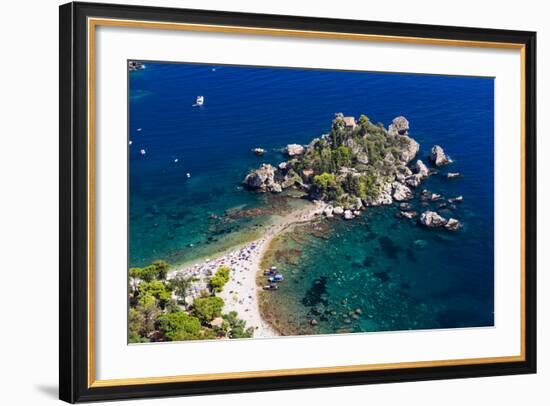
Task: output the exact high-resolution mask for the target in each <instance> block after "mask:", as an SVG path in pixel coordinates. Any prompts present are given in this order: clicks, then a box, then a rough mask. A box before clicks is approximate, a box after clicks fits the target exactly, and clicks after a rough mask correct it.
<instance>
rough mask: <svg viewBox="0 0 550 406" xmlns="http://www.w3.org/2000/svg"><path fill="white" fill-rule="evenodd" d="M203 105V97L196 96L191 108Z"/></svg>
mask: <svg viewBox="0 0 550 406" xmlns="http://www.w3.org/2000/svg"><path fill="white" fill-rule="evenodd" d="M203 104H204V96H197V100H195V104H193V106H202V105H203Z"/></svg>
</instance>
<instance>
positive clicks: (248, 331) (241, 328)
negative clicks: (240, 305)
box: [223, 311, 254, 338]
mask: <svg viewBox="0 0 550 406" xmlns="http://www.w3.org/2000/svg"><path fill="white" fill-rule="evenodd" d="M237 316H238V315H237V312H236V311H231V312H229V313H228V314H224V315H223V319H224V321H225V323H227V335H228V337H229V338H251V337H252V336H253V335H254V327H249V328H246V321H244V320H241V319H239V318H238V317H237ZM225 323H224V324H225Z"/></svg>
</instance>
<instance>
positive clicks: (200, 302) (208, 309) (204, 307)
mask: <svg viewBox="0 0 550 406" xmlns="http://www.w3.org/2000/svg"><path fill="white" fill-rule="evenodd" d="M224 304H225V303H224V301H223V299H222V298H220V297H216V296H209V297H199V298H197V299H195V301H194V302H193V310H194V312H195V315H196V316H197V317H198V318H199V319H200V320H201V322H203V323H208V322H209V321H212V320H213V319H215V318H216V317H220V316H221V315H222V308H223V305H224Z"/></svg>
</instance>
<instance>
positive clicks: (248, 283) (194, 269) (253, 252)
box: [168, 202, 325, 338]
mask: <svg viewBox="0 0 550 406" xmlns="http://www.w3.org/2000/svg"><path fill="white" fill-rule="evenodd" d="M324 208H325V204H324V203H321V202H316V203H314V204H311V205H308V206H307V207H304V208H301V209H297V210H295V211H292V212H290V213H288V214H287V215H285V216H280V218H278V219H277V220H276V221H275V222H274V224H273V225H271V226H270V227H269V228H268V230H267V231H266V232H265V234H264V235H263V236H262V238H260V239H258V240H255V241H252V242H250V243H248V244H246V245H244V246H242V247H239V248H236V249H234V250H232V251H230V252H228V253H225V254H223V255H220V256H219V257H214V258H208V259H206V260H204V261H202V262H198V263H195V264H193V265H191V266H186V267H183V268H179V269H175V270H174V271H172V272H170V273H169V276H168V277H169V278H170V277H173V276H174V275H176V274H181V275H185V276H194V277H195V278H196V279H197V282H196V283H195V284H194V287H193V295H194V296H198V295H199V294H200V291H201V290H203V289H206V288H207V286H208V280H209V278H210V277H211V276H212V275H213V274H214V273H215V272H216V270H217V269H218V267H219V266H221V265H227V266H229V267H230V268H231V274H230V280H229V282H228V283H227V284H226V285H225V286H224V289H223V291H222V292H221V293H219V294H218V296H219V297H221V298H222V299H223V300H224V302H225V306H224V309H223V311H224V313H229V312H231V311H236V312H237V313H238V315H239V318H240V319H243V320H245V321H246V325H247V327H254V337H256V338H258V337H274V336H278V335H279V334H278V333H277V331H275V330H274V329H273V328H272V327H271V325H269V324H268V323H267V322H265V321H264V320H263V319H262V317H261V314H260V309H259V304H258V293H259V290H260V289H261V287H259V286H258V285H257V283H256V276H257V275H258V273H259V272H260V263H261V260H262V257H263V254H264V252H265V250H266V249H267V247H268V246H269V244H270V242H271V240H272V239H273V238H274V237H275V236H276V235H277V234H279V233H281V232H282V231H284V230H285V229H286V228H288V227H289V226H291V225H293V224H296V223H301V222H307V221H310V220H312V219H314V218H315V217H316V216H318V215H320V214H322V212H323V210H324Z"/></svg>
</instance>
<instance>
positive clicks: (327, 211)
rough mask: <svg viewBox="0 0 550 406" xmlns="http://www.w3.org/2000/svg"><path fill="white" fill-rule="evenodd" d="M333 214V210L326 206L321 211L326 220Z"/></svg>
mask: <svg viewBox="0 0 550 406" xmlns="http://www.w3.org/2000/svg"><path fill="white" fill-rule="evenodd" d="M333 212H334V208H333V207H332V206H330V205H328V206H327V207H326V208H325V210H324V211H323V213H324V214H325V216H327V218H331V217H334V215H333V214H332V213H333Z"/></svg>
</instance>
